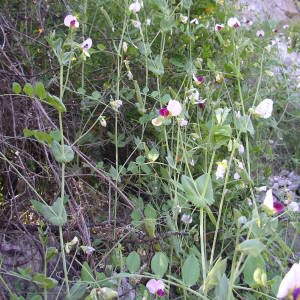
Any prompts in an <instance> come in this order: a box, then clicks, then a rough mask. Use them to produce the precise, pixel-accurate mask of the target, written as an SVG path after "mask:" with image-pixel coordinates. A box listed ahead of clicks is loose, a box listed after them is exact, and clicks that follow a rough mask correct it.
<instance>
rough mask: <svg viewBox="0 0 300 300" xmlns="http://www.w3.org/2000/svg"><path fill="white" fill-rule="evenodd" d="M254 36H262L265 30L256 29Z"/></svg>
mask: <svg viewBox="0 0 300 300" xmlns="http://www.w3.org/2000/svg"><path fill="white" fill-rule="evenodd" d="M256 36H257V37H264V36H265V32H264V31H263V30H262V29H261V30H258V31H257V32H256Z"/></svg>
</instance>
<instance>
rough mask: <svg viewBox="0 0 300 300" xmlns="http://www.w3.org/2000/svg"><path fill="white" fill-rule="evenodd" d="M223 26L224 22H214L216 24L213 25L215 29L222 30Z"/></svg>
mask: <svg viewBox="0 0 300 300" xmlns="http://www.w3.org/2000/svg"><path fill="white" fill-rule="evenodd" d="M224 27H225V25H224V24H216V25H215V31H220V30H222V29H223V28H224Z"/></svg>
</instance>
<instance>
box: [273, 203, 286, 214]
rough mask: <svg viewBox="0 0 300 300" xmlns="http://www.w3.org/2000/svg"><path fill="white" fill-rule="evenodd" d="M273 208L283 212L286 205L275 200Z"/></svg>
mask: <svg viewBox="0 0 300 300" xmlns="http://www.w3.org/2000/svg"><path fill="white" fill-rule="evenodd" d="M273 208H274V210H275V212H276V213H281V212H282V211H283V210H284V205H283V204H282V203H281V202H279V201H274V203H273Z"/></svg>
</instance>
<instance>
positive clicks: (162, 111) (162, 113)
mask: <svg viewBox="0 0 300 300" xmlns="http://www.w3.org/2000/svg"><path fill="white" fill-rule="evenodd" d="M169 114H170V112H169V111H168V109H167V108H166V107H163V108H161V109H160V110H159V115H160V116H162V117H164V118H166V117H168V116H169Z"/></svg>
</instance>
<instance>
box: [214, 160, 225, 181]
mask: <svg viewBox="0 0 300 300" xmlns="http://www.w3.org/2000/svg"><path fill="white" fill-rule="evenodd" d="M217 165H218V167H217V171H216V178H217V179H220V178H224V175H225V173H226V169H227V167H228V165H227V160H226V159H223V160H222V161H218V162H217Z"/></svg>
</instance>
